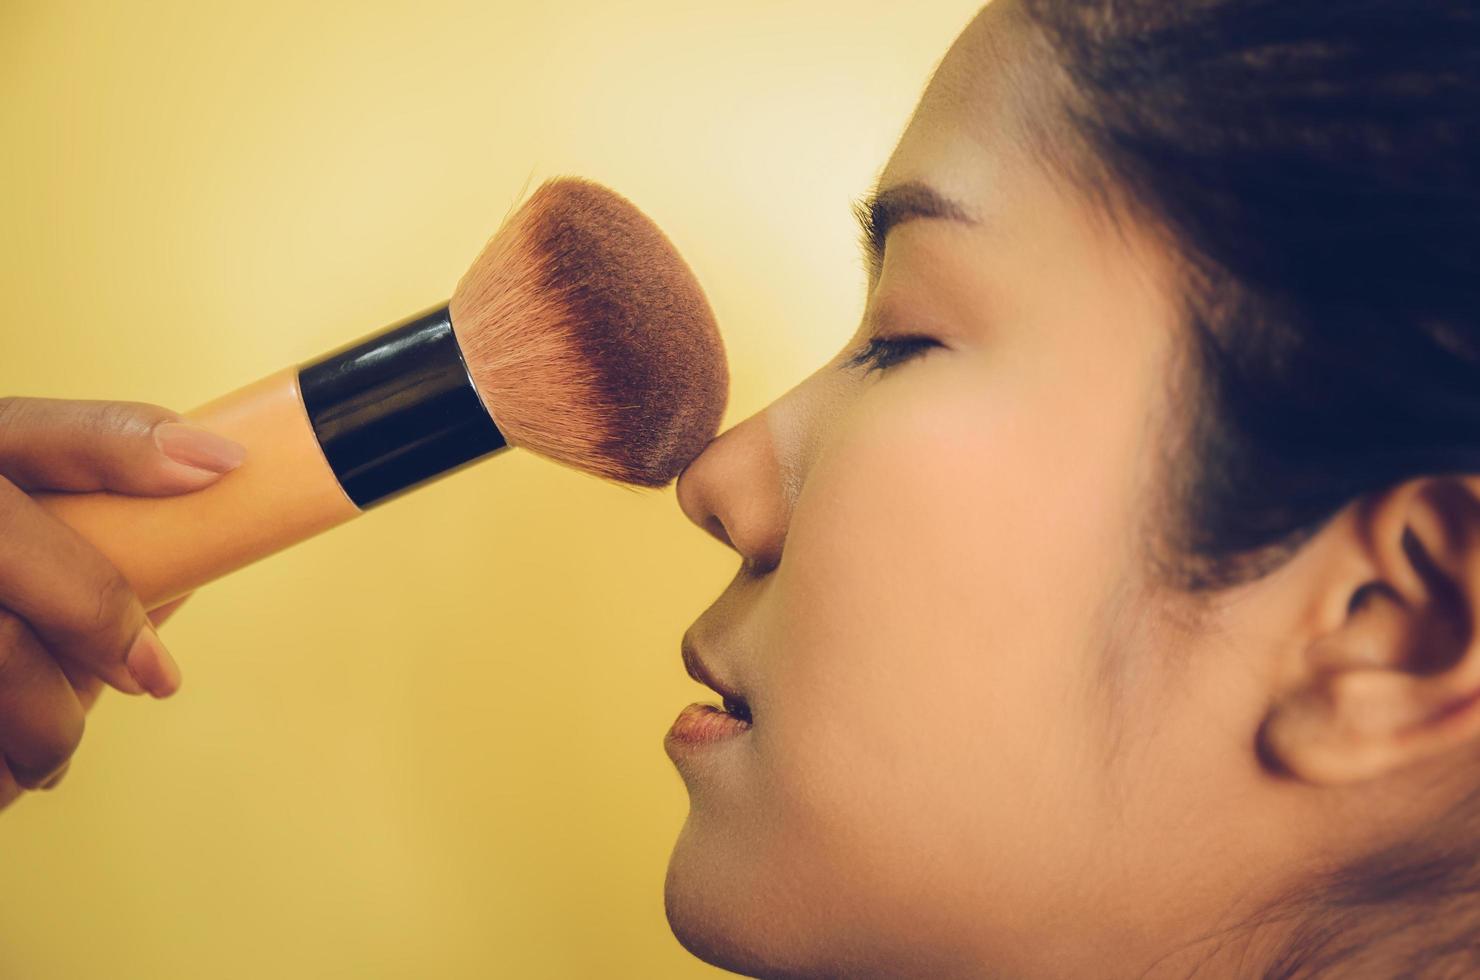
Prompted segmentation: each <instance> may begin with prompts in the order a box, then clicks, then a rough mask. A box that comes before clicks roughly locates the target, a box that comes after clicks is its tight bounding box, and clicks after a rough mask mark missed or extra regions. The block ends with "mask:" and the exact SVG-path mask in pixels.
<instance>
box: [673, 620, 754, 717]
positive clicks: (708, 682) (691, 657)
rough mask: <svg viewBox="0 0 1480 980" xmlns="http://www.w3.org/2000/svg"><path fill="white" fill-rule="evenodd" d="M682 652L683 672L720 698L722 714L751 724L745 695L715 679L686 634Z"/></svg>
mask: <svg viewBox="0 0 1480 980" xmlns="http://www.w3.org/2000/svg"><path fill="white" fill-rule="evenodd" d="M682 652H683V667H684V670H686V671H688V674H689V676H690V677H692V678H693V679H694V680H696V681H698V682H699V683H700V684H703V685H704V686H705V687H707V688H709V689H710V690H711V691H713V692H714V693H715V694H718V695H719V696H720V702H721V704H722V705H723V710H724V713H725V714H727V715H730V716H731V717H733V718H736V719H738V720H740V721H743V722H744V723H745V724H747V725H749V724H751V721H752V719H751V714H750V702H748V701H746V700H745V695H743V694H741V693H740V692H739V691H737V690H736V689H735V688H734V687H733V686H731V685H729V684H726V683H724V682H722V681H720V680H717V679H716V678H715V676H714V673H713V672H712V671H711V670H710V669H709V665H708V664H706V663H705V662H704V660H703V658H702V657H700V655H699V648H698V647H697V646H696V645H695V644H694V642H693V641H692V640H691V639H690V638H689V636H688V634H685V635H684V638H683V644H682Z"/></svg>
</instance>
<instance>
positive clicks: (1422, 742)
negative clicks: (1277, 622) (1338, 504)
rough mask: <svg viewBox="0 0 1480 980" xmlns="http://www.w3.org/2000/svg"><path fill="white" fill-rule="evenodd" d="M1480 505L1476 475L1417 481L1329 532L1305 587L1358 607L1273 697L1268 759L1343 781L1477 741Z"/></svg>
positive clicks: (1323, 634)
mask: <svg viewBox="0 0 1480 980" xmlns="http://www.w3.org/2000/svg"><path fill="white" fill-rule="evenodd" d="M1477 500H1480V497H1477V486H1476V484H1475V482H1473V481H1471V480H1469V479H1458V478H1433V479H1424V480H1418V481H1413V482H1410V483H1408V484H1404V485H1402V486H1400V487H1397V488H1395V489H1393V490H1391V491H1388V492H1386V493H1384V494H1381V495H1379V496H1376V497H1373V498H1371V499H1367V500H1364V501H1362V502H1359V503H1358V504H1354V505H1353V506H1352V507H1351V508H1349V509H1348V510H1347V511H1346V512H1343V514H1342V515H1340V516H1339V517H1338V518H1337V519H1335V520H1333V521H1332V522H1331V523H1330V524H1329V525H1328V526H1327V527H1326V528H1324V529H1323V530H1322V531H1321V532H1320V534H1319V535H1318V537H1320V538H1324V539H1325V540H1324V541H1323V542H1322V547H1323V548H1324V549H1325V550H1324V551H1323V552H1322V553H1323V554H1325V555H1327V556H1330V560H1329V561H1327V562H1326V571H1325V572H1324V573H1323V569H1322V568H1320V567H1316V568H1313V569H1311V570H1310V572H1309V574H1307V575H1306V576H1305V577H1304V578H1303V579H1301V580H1300V587H1306V588H1309V589H1311V591H1312V594H1311V599H1312V601H1314V602H1317V603H1324V604H1325V606H1324V608H1327V609H1337V608H1342V605H1341V604H1337V603H1334V602H1332V600H1333V599H1335V598H1339V597H1342V596H1345V597H1346V598H1347V600H1348V601H1346V602H1345V603H1344V608H1345V612H1344V613H1343V614H1341V615H1333V616H1331V621H1329V622H1326V623H1324V624H1321V626H1320V628H1319V629H1318V630H1317V635H1315V636H1314V637H1312V638H1309V640H1308V642H1305V643H1304V644H1303V645H1302V647H1301V648H1300V649H1299V650H1298V652H1296V654H1295V655H1296V656H1298V662H1297V663H1296V664H1295V665H1294V668H1293V669H1291V670H1290V671H1288V672H1286V674H1285V676H1286V678H1287V681H1286V683H1285V684H1284V685H1283V686H1282V689H1281V690H1278V691H1276V692H1274V697H1273V698H1272V702H1271V704H1270V706H1269V710H1268V712H1267V714H1266V716H1265V718H1264V722H1263V725H1262V726H1261V729H1260V734H1259V742H1260V744H1259V749H1260V754H1261V757H1262V758H1263V759H1264V761H1265V762H1266V764H1268V765H1270V766H1271V767H1272V768H1274V769H1277V770H1280V771H1282V772H1283V773H1285V774H1286V775H1289V776H1291V777H1293V778H1295V779H1299V780H1302V781H1305V782H1309V783H1314V784H1319V785H1338V784H1346V783H1353V782H1358V781H1363V780H1369V779H1376V778H1379V777H1382V776H1384V775H1387V774H1389V773H1392V772H1395V771H1397V770H1399V769H1404V768H1407V767H1409V766H1414V765H1418V764H1420V763H1422V762H1425V761H1429V760H1433V759H1436V758H1438V757H1442V756H1444V755H1445V754H1447V753H1457V752H1463V751H1467V750H1470V749H1471V748H1472V747H1476V746H1480V635H1477V632H1476V630H1475V622H1476V617H1477V614H1480V505H1477ZM1353 570H1356V572H1357V574H1353Z"/></svg>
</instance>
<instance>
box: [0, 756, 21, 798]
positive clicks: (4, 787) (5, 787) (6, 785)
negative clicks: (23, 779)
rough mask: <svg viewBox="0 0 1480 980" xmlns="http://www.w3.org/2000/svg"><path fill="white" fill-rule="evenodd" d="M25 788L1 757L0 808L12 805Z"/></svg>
mask: <svg viewBox="0 0 1480 980" xmlns="http://www.w3.org/2000/svg"><path fill="white" fill-rule="evenodd" d="M23 792H25V790H23V789H21V788H20V786H19V785H17V784H16V781H15V777H14V776H12V775H11V774H10V769H9V768H8V767H7V766H6V765H5V760H4V759H0V810H3V809H5V808H6V807H8V806H10V804H12V803H14V802H15V801H16V798H17V797H19V796H20V795H21V794H22V793H23Z"/></svg>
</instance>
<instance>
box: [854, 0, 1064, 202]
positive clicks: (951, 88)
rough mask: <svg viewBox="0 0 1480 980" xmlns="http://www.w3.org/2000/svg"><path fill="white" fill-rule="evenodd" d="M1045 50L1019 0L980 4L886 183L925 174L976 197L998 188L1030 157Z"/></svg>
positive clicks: (951, 191)
mask: <svg viewBox="0 0 1480 980" xmlns="http://www.w3.org/2000/svg"><path fill="white" fill-rule="evenodd" d="M1044 50H1045V49H1044V48H1043V47H1042V42H1041V39H1040V38H1039V36H1038V35H1037V33H1036V30H1035V29H1034V28H1033V27H1032V26H1031V23H1030V22H1029V21H1028V19H1027V17H1026V16H1025V15H1024V14H1023V12H1022V9H1021V7H1020V4H1019V0H995V2H993V3H990V4H988V5H987V6H986V7H983V8H982V9H981V10H980V11H979V12H978V13H977V15H976V16H975V17H974V18H973V19H972V20H971V22H970V23H969V24H968V25H967V26H966V28H965V30H963V31H962V32H961V34H960V35H959V36H958V37H957V38H956V40H955V42H954V43H953V44H952V45H951V47H950V49H949V50H948V51H947V52H946V55H945V57H944V58H942V59H941V62H940V64H939V66H938V67H937V68H936V70H935V73H934V74H933V75H932V76H931V79H930V83H929V84H928V85H927V86H926V89H925V92H924V94H923V95H922V96H921V98H920V102H919V104H918V105H917V106H916V107H915V112H914V114H913V115H912V116H911V118H910V123H909V125H908V127H906V129H905V132H904V135H903V136H902V137H901V138H900V141H899V144H898V146H897V147H896V148H895V151H894V153H893V155H892V156H891V157H890V160H889V163H888V165H887V166H886V167H885V169H884V172H883V175H882V177H881V180H880V183H881V185H883V186H888V185H889V184H892V183H899V182H903V181H906V180H926V181H927V182H933V183H935V184H936V185H937V186H940V189H941V190H942V191H945V192H946V193H947V194H948V195H951V196H955V197H958V198H960V199H965V200H973V201H975V200H981V199H983V197H982V195H984V194H985V192H987V191H988V190H989V189H991V188H992V187H993V186H998V187H999V188H1000V183H1001V182H1002V181H1003V180H1004V179H1005V178H1006V177H1007V176H1008V173H1009V171H1011V170H1012V169H1013V168H1016V167H1019V166H1021V165H1023V164H1025V163H1026V162H1027V159H1028V157H1029V156H1030V152H1029V151H1030V144H1029V142H1028V140H1029V135H1028V134H1029V131H1030V129H1029V126H1028V123H1029V122H1030V121H1031V119H1030V116H1031V115H1032V114H1034V113H1038V114H1042V113H1043V111H1044V110H1045V108H1046V104H1045V103H1044V101H1043V100H1044V98H1045V94H1046V85H1045V83H1044V82H1043V81H1042V80H1041V79H1042V77H1043V76H1045V74H1046V73H1045V71H1044V70H1043V68H1044V65H1043V63H1042V62H1041V61H1035V58H1041V56H1042V54H1043V52H1044ZM941 185H944V186H941Z"/></svg>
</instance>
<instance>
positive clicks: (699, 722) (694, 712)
mask: <svg viewBox="0 0 1480 980" xmlns="http://www.w3.org/2000/svg"><path fill="white" fill-rule="evenodd" d="M683 665H684V669H685V670H687V671H688V674H689V676H690V677H692V678H693V679H694V680H696V681H698V682H699V683H700V684H703V685H704V686H705V687H707V688H709V689H710V690H711V691H713V692H714V693H715V694H718V695H719V697H720V704H718V705H714V704H691V705H689V706H688V707H687V708H685V709H684V710H683V712H682V713H681V714H680V715H679V716H678V719H677V720H676V721H675V722H674V723H673V727H672V728H671V729H669V731H668V736H667V738H665V739H664V743H665V745H666V746H667V747H668V750H669V754H670V755H673V754H674V753H675V752H677V751H679V750H680V747H681V746H682V747H697V746H700V745H708V744H712V743H715V742H721V741H724V740H727V739H730V738H734V737H736V736H739V735H743V734H744V733H746V732H748V731H749V730H750V727H751V725H753V724H754V717H753V715H752V713H751V710H750V702H749V701H747V700H746V698H745V695H743V694H741V693H740V692H739V691H738V690H736V689H735V688H734V687H733V686H731V685H729V684H727V683H725V682H723V681H720V680H718V679H716V677H715V676H714V674H713V672H712V671H711V670H710V669H709V666H708V665H707V664H705V662H704V660H703V658H701V657H700V655H699V651H698V648H697V647H696V646H695V644H694V643H693V642H692V641H691V640H690V638H689V636H688V635H685V636H684V640H683Z"/></svg>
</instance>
